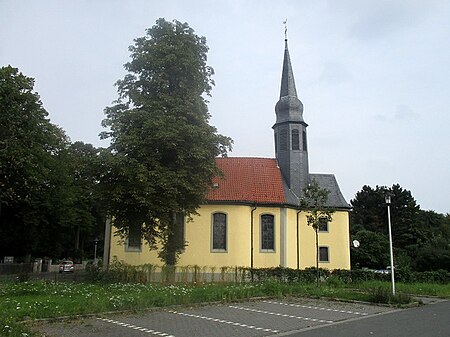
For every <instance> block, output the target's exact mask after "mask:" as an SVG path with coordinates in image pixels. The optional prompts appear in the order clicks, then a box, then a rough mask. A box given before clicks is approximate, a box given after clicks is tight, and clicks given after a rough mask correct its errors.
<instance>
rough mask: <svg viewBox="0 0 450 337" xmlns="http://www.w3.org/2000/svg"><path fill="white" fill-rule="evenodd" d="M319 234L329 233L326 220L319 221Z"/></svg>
mask: <svg viewBox="0 0 450 337" xmlns="http://www.w3.org/2000/svg"><path fill="white" fill-rule="evenodd" d="M319 232H328V220H327V219H326V218H320V219H319Z"/></svg>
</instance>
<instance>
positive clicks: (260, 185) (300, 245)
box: [109, 40, 350, 269]
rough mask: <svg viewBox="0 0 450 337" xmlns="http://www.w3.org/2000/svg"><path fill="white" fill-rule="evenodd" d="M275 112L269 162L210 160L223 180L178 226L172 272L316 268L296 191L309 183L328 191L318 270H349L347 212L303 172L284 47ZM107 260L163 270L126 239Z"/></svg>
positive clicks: (304, 158) (297, 107) (302, 135)
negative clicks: (179, 249)
mask: <svg viewBox="0 0 450 337" xmlns="http://www.w3.org/2000/svg"><path fill="white" fill-rule="evenodd" d="M275 112H276V122H275V124H274V125H273V127H272V128H273V130H274V136H275V137H274V139H275V158H254V157H227V158H217V159H216V162H217V165H218V167H219V169H220V170H221V171H222V172H223V176H221V177H216V178H215V179H214V180H213V187H212V188H211V190H210V191H209V192H208V195H207V202H206V203H205V204H204V205H201V207H200V208H199V209H198V213H199V215H196V216H193V219H192V220H191V221H185V220H184V219H180V221H181V222H182V225H183V229H184V231H183V234H184V239H185V240H186V242H187V246H186V247H185V250H184V252H183V253H182V254H181V255H180V258H179V261H178V265H179V266H192V265H198V266H214V267H217V268H220V267H232V266H241V267H252V268H265V267H278V266H282V267H288V268H300V269H304V268H307V267H313V266H315V265H316V246H315V231H314V229H313V228H312V227H310V226H308V225H307V222H306V213H305V211H302V210H301V209H300V208H299V204H300V200H301V197H302V194H303V189H304V188H305V187H307V186H308V184H309V183H310V182H312V181H313V180H315V181H316V182H317V183H318V184H319V186H320V187H321V188H325V189H327V190H329V191H330V193H329V196H328V206H330V207H332V208H333V209H334V210H335V212H334V213H333V215H332V221H331V222H324V223H321V225H320V227H319V235H318V237H319V267H321V268H326V269H350V233H349V211H350V206H349V204H348V203H347V202H346V201H345V199H344V197H343V195H342V193H341V191H340V189H339V186H338V183H337V181H336V178H335V177H334V175H333V174H315V173H310V172H309V166H308V137H307V127H308V124H307V123H306V122H305V120H304V119H303V104H302V102H301V101H300V99H299V98H298V97H297V91H296V88H295V82H294V75H293V70H292V65H291V61H290V57H289V50H288V44H287V40H285V50H284V61H283V70H282V76H281V90H280V99H279V100H278V102H277V103H276V105H275ZM113 231H114V227H113ZM109 256H110V257H116V258H117V259H118V260H122V261H124V262H125V263H128V264H132V265H143V264H148V263H151V264H155V265H161V264H162V263H161V261H160V260H159V259H158V257H157V252H156V251H150V250H149V248H148V246H146V244H144V243H143V242H141V240H140V238H139V237H137V238H132V237H131V235H130V237H129V238H128V239H127V240H126V242H125V244H120V243H119V240H118V238H117V237H115V236H114V233H112V234H111V248H110V254H109Z"/></svg>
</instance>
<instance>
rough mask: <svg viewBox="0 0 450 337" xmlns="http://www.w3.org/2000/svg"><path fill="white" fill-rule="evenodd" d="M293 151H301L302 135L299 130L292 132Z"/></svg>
mask: <svg viewBox="0 0 450 337" xmlns="http://www.w3.org/2000/svg"><path fill="white" fill-rule="evenodd" d="M292 150H300V135H299V132H298V130H297V129H294V130H292Z"/></svg>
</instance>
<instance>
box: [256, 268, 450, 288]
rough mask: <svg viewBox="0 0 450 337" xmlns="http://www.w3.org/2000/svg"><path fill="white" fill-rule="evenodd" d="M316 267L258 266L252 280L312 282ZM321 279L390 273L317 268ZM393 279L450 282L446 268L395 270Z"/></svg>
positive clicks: (350, 279)
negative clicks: (420, 270)
mask: <svg viewBox="0 0 450 337" xmlns="http://www.w3.org/2000/svg"><path fill="white" fill-rule="evenodd" d="M249 274H251V273H249ZM316 275H317V271H316V268H306V269H302V270H297V269H290V268H281V267H277V268H260V269H254V270H253V280H254V281H265V280H267V279H278V280H280V281H285V282H313V281H314V280H315V279H316ZM319 275H320V279H321V280H326V279H328V278H329V277H330V276H332V277H333V278H336V279H338V280H339V281H341V282H344V283H352V282H362V281H389V280H390V279H391V275H390V273H388V274H382V273H377V272H374V271H371V270H364V269H356V270H344V269H336V270H333V271H329V270H326V269H319ZM395 279H396V281H398V282H404V283H439V284H447V283H449V282H450V272H448V271H446V270H438V271H426V272H416V271H411V270H405V269H396V270H395Z"/></svg>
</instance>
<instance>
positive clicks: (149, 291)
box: [0, 281, 450, 337]
mask: <svg viewBox="0 0 450 337" xmlns="http://www.w3.org/2000/svg"><path fill="white" fill-rule="evenodd" d="M397 290H398V292H399V293H408V294H416V295H433V296H440V297H446V298H449V297H450V285H449V284H447V285H440V284H422V283H421V284H402V283H398V284H397ZM389 291H390V283H389V282H375V281H370V282H363V283H358V284H350V285H346V284H343V283H339V282H334V283H330V284H322V285H321V286H320V287H319V288H317V287H316V285H315V284H314V283H312V284H303V283H279V282H264V283H245V284H210V283H208V284H197V285H179V284H177V285H168V286H164V285H160V284H130V283H127V284H122V283H112V284H100V283H62V282H45V281H36V282H24V283H13V282H3V283H0V308H1V310H0V336H20V337H26V336H30V332H29V331H28V330H27V328H26V327H25V326H23V325H22V324H21V323H20V322H21V321H23V320H33V319H38V318H55V317H61V316H73V315H79V314H95V313H101V312H109V311H120V310H139V309H145V308H152V307H163V306H170V305H175V304H195V303H202V302H213V301H235V300H240V299H248V298H252V297H286V296H313V297H329V298H339V299H345V300H362V301H372V302H385V301H392V302H391V303H401V302H405V301H408V300H409V297H403V298H400V299H399V300H397V301H396V299H392V298H389ZM380 294H381V295H380Z"/></svg>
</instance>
